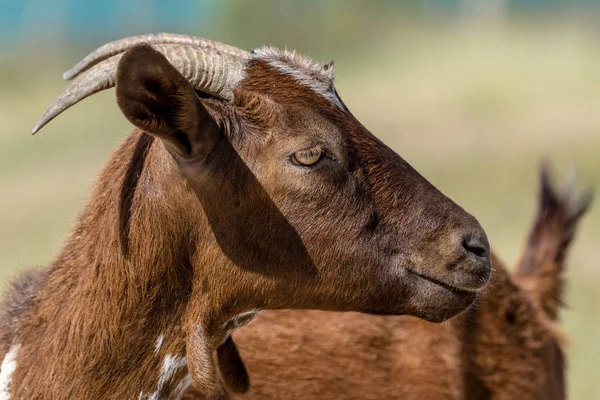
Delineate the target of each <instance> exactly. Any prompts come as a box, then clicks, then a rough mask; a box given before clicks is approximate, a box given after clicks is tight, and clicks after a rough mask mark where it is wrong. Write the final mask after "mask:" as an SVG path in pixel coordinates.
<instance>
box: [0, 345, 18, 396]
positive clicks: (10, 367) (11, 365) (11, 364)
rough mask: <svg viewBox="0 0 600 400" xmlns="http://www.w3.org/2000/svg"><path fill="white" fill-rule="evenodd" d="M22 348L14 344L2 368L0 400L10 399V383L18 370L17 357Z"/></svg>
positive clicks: (0, 372) (0, 371) (0, 367)
mask: <svg viewBox="0 0 600 400" xmlns="http://www.w3.org/2000/svg"><path fill="white" fill-rule="evenodd" d="M20 348H21V345H20V344H18V343H17V344H15V343H13V344H12V345H11V346H10V349H9V350H8V353H6V356H5V357H4V360H3V361H2V365H1V366H0V400H9V399H10V381H11V379H12V374H13V372H15V369H16V368H17V355H18V354H19V349H20Z"/></svg>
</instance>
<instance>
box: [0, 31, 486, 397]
mask: <svg viewBox="0 0 600 400" xmlns="http://www.w3.org/2000/svg"><path fill="white" fill-rule="evenodd" d="M148 43H151V45H150V44H148ZM66 75H67V77H75V80H74V81H73V82H72V83H71V84H70V86H69V87H68V88H67V89H66V90H65V91H64V92H63V93H62V94H61V95H59V97H58V98H57V99H56V100H55V102H54V103H53V104H52V105H51V106H50V107H49V109H48V110H47V112H46V114H44V116H43V117H42V120H41V121H40V122H39V123H38V124H37V125H36V127H35V128H34V132H36V131H37V130H39V129H40V128H41V127H42V126H44V125H45V124H46V123H47V122H48V121H50V120H51V119H52V118H54V117H55V116H56V115H58V114H59V113H61V112H62V111H64V110H65V109H66V108H68V107H69V106H71V105H73V104H75V103H77V102H78V101H80V100H81V99H83V98H84V97H86V96H89V95H90V94H93V93H95V92H97V91H99V90H102V89H106V88H109V87H112V86H115V85H116V94H117V103H118V105H119V107H120V109H121V111H122V112H123V114H124V115H125V117H126V118H127V119H128V120H129V121H131V122H132V123H133V125H135V126H136V127H137V128H138V129H136V130H135V131H134V132H133V133H132V134H131V135H130V136H129V137H128V138H127V139H126V140H125V141H124V142H123V144H122V145H121V146H120V147H119V148H118V149H117V151H116V152H115V153H114V154H113V156H112V157H111V159H110V161H109V162H108V163H107V165H106V166H105V167H104V169H103V171H102V172H101V173H100V176H99V178H98V180H97V182H96V185H95V188H94V189H93V191H92V194H91V197H90V199H89V200H88V202H87V204H86V205H85V208H84V210H83V212H82V213H81V214H80V216H79V218H78V221H77V224H76V226H75V228H74V229H73V231H72V233H71V234H70V236H69V237H68V239H67V240H66V243H65V245H64V248H63V249H62V251H61V252H60V254H59V256H58V258H57V259H56V260H55V261H54V262H53V263H52V264H51V265H50V266H49V267H48V268H46V269H44V270H42V271H41V272H36V273H32V274H29V275H27V276H25V277H24V278H23V279H22V280H21V281H18V282H17V283H15V284H14V285H13V288H12V289H11V290H10V291H9V293H8V295H7V297H6V300H5V303H4V306H3V312H2V314H1V318H0V356H1V359H3V360H4V361H3V362H2V371H1V373H0V378H2V379H3V381H2V382H0V390H2V392H1V393H0V395H2V396H4V397H5V398H8V397H10V396H12V398H16V399H40V398H44V399H62V398H65V399H66V398H68V399H86V400H89V399H107V398H110V399H131V398H139V399H143V398H148V399H166V398H178V397H179V396H180V395H182V394H183V391H184V390H185V389H186V387H187V386H188V385H189V384H190V382H193V383H194V384H195V385H196V386H197V387H198V388H200V389H201V390H202V392H203V393H204V394H205V395H206V396H207V397H209V398H213V397H219V396H221V395H222V394H223V393H224V388H223V387H222V385H221V384H220V381H219V379H218V377H219V375H218V373H219V371H220V373H221V376H223V380H224V383H225V384H226V386H227V387H229V388H230V389H232V390H233V391H238V392H243V391H246V390H247V389H248V376H247V373H246V370H245V368H244V365H243V364H242V362H241V359H240V357H239V354H238V352H237V349H236V347H235V344H234V342H233V341H232V339H231V333H232V331H234V330H235V329H237V328H239V327H240V326H242V325H244V324H245V323H247V322H248V321H249V320H251V319H252V318H253V317H254V316H255V315H256V313H257V312H258V311H260V310H268V309H321V310H332V311H359V312H365V313H374V314H384V315H400V314H408V315H413V316H417V317H420V318H424V319H427V320H430V321H438V322H439V321H443V320H446V319H448V318H450V317H452V316H454V315H456V314H457V313H459V312H461V311H463V310H465V309H466V308H467V307H469V306H470V305H471V304H472V303H473V302H474V301H475V299H476V298H477V295H478V292H479V291H480V290H481V289H482V288H484V287H485V285H486V283H487V282H488V280H489V277H490V275H491V265H490V259H489V245H488V242H487V238H486V236H485V233H484V231H483V229H482V228H481V226H480V225H479V223H478V222H477V221H476V219H475V218H474V217H473V216H471V215H470V214H468V213H467V212H465V211H464V210H463V209H462V208H460V207H459V206H457V205H456V204H455V203H453V202H452V201H451V200H450V199H448V198H447V197H445V196H444V195H443V194H442V193H440V192H439V191H438V190H437V189H435V188H434V187H433V186H432V185H431V184H430V183H429V182H427V180H425V179H424V178H423V177H422V176H421V175H419V174H418V173H417V172H416V171H415V170H414V169H413V168H412V167H410V165H409V164H408V163H406V162H405V161H404V160H403V159H402V158H400V157H399V156H398V155H397V154H396V153H394V152H393V151H392V150H391V149H389V148H388V147H387V146H385V145H384V144H383V143H381V142H380V141H379V140H378V139H377V138H375V137H374V136H373V135H372V134H371V133H370V132H369V131H368V130H367V129H366V128H364V127H363V126H362V125H361V124H360V123H359V122H358V121H357V120H356V119H355V118H354V117H353V115H352V114H351V113H350V111H349V110H348V109H347V108H346V106H345V105H344V104H343V103H342V101H341V100H340V98H339V97H338V95H337V93H336V91H335V88H334V86H333V71H332V64H331V63H330V64H325V65H320V64H315V63H313V62H312V61H310V60H307V59H305V58H303V57H301V56H298V55H296V54H295V53H290V52H282V51H279V50H275V49H270V48H263V49H259V50H257V51H255V52H253V53H252V54H250V53H246V52H244V51H242V50H239V49H234V48H232V47H230V46H226V45H222V44H218V43H214V42H210V41H206V40H203V39H198V38H192V37H187V36H179V35H170V34H159V35H148V36H143V37H134V38H129V39H125V40H122V41H117V42H114V43H110V44H108V45H105V46H103V47H102V48H100V49H98V50H97V51H96V52H94V53H92V54H91V55H90V56H89V57H87V58H86V59H84V60H83V61H82V63H80V64H78V65H77V66H76V67H75V69H74V70H72V71H69V72H68V73H67V74H66ZM215 351H216V361H215V356H214V353H215Z"/></svg>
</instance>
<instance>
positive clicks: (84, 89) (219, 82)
mask: <svg viewBox="0 0 600 400" xmlns="http://www.w3.org/2000/svg"><path fill="white" fill-rule="evenodd" d="M152 47H154V48H155V49H156V50H158V51H160V52H161V53H162V54H163V55H164V56H165V57H166V58H167V60H169V62H170V63H171V64H172V65H173V66H174V67H175V68H176V69H177V70H178V71H179V72H180V73H181V74H182V75H183V76H184V77H185V78H186V79H187V80H188V81H189V82H190V84H191V85H192V86H193V87H194V88H196V89H198V90H200V91H202V92H204V93H208V94H210V95H212V96H215V97H218V98H220V99H223V100H233V89H234V87H235V86H236V85H237V83H238V82H239V81H240V80H242V78H243V73H244V68H245V61H246V60H245V59H242V58H239V57H237V56H234V55H230V54H224V53H221V52H219V51H217V50H213V49H201V48H197V47H190V46H182V45H170V44H159V45H153V46H152ZM123 54H124V53H120V54H117V55H114V56H112V57H110V58H108V59H106V60H104V61H102V62H100V63H98V64H97V65H95V66H94V67H92V68H90V69H89V70H87V71H85V72H84V73H82V74H80V75H78V76H77V78H76V79H74V80H73V82H71V83H70V84H69V86H68V87H67V88H66V89H65V90H64V91H63V92H62V93H61V94H59V95H58V97H56V99H54V101H53V102H52V104H50V107H48V109H47V110H46V112H45V113H44V115H42V118H41V119H40V120H39V121H38V123H37V124H36V125H35V126H34V127H33V130H32V131H31V133H32V134H35V133H36V132H38V131H39V130H40V129H42V128H43V127H44V125H46V124H47V123H48V122H50V121H51V120H53V119H54V118H55V117H56V116H58V115H59V114H60V113H62V112H63V111H65V110H66V109H67V108H69V107H71V106H72V105H74V104H76V103H78V102H80V101H81V100H83V99H85V98H86V97H88V96H91V95H93V94H94V93H98V92H99V91H101V90H105V89H109V88H112V87H114V86H115V77H116V73H117V65H118V64H119V60H120V59H121V57H122V56H123Z"/></svg>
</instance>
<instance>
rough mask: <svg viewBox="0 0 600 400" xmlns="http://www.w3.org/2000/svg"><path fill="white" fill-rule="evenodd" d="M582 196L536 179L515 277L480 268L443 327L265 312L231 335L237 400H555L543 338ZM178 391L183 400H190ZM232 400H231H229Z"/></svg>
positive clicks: (555, 343) (560, 384)
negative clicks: (483, 279) (485, 280)
mask: <svg viewBox="0 0 600 400" xmlns="http://www.w3.org/2000/svg"><path fill="white" fill-rule="evenodd" d="M590 200H591V197H590V196H589V195H586V196H583V197H580V198H577V197H576V196H574V194H573V193H572V192H571V191H569V190H563V191H561V192H560V191H557V190H555V189H554V188H553V187H552V186H551V185H550V182H549V180H548V178H547V174H546V173H545V172H544V173H543V175H542V190H541V193H540V204H539V206H540V208H539V214H538V217H537V219H536V221H535V224H534V227H533V230H532V231H531V233H530V236H529V240H528V243H527V247H526V249H525V252H524V254H523V257H522V259H521V261H520V262H519V264H518V266H517V269H516V270H515V272H514V273H513V274H512V276H511V274H509V273H508V272H507V270H506V268H505V267H504V266H503V265H502V263H500V262H499V261H498V259H497V258H495V257H492V264H493V266H494V275H493V278H492V283H491V284H490V286H489V289H488V290H486V291H484V293H483V294H482V296H481V298H480V299H479V301H478V302H477V304H476V305H475V306H473V307H471V308H470V309H469V310H468V311H467V312H465V313H463V314H461V315H459V316H458V317H456V318H454V319H453V320H451V321H449V322H447V323H445V324H437V325H435V324H431V323H428V322H425V321H423V320H418V319H416V318H412V317H392V316H385V317H377V316H370V315H364V314H356V313H328V312H323V311H306V310H302V311H274V312H265V313H263V314H261V315H260V316H258V317H257V318H256V319H255V320H254V321H252V322H251V323H250V324H249V325H247V326H246V327H244V328H243V329H240V330H239V331H237V332H236V333H235V334H234V337H235V340H236V343H237V344H238V345H239V348H240V352H241V355H242V356H243V359H244V361H245V362H246V363H247V366H248V369H249V371H250V373H251V376H252V390H251V391H250V393H248V394H247V395H245V396H243V397H240V398H244V399H253V400H256V399H321V400H328V399H332V400H333V399H336V400H344V399H373V400H374V399H399V400H400V399H402V400H421V399H448V400H451V399H452V400H459V399H464V400H484V399H495V400H499V399H506V400H515V399H519V400H529V399H537V400H559V399H564V398H565V382H564V360H563V353H562V350H561V338H560V334H559V333H558V331H557V329H556V328H555V327H554V324H555V322H556V318H557V310H558V304H560V299H561V297H562V286H563V284H562V279H563V278H562V272H563V268H564V263H565V255H566V251H567V249H568V246H569V244H570V242H571V240H572V238H573V235H574V233H575V228H576V226H577V223H578V221H579V219H580V217H581V216H582V215H583V213H584V212H585V211H586V209H587V208H588V205H589V204H590ZM201 398H202V396H200V395H199V394H198V393H195V392H194V390H193V389H190V391H189V392H188V393H186V395H185V396H184V399H189V400H191V399H201ZM231 398H237V396H231Z"/></svg>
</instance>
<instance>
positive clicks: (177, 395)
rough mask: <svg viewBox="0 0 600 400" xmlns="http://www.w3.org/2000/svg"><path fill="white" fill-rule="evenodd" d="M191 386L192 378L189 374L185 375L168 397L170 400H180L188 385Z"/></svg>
mask: <svg viewBox="0 0 600 400" xmlns="http://www.w3.org/2000/svg"><path fill="white" fill-rule="evenodd" d="M191 384H192V377H191V376H190V374H187V375H186V376H185V377H184V378H183V379H182V380H180V381H179V383H178V384H177V385H176V386H175V387H174V388H173V391H172V392H171V395H170V396H169V398H170V399H176V400H181V398H182V397H183V395H184V394H185V391H186V390H187V389H188V388H189V387H190V385H191Z"/></svg>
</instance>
